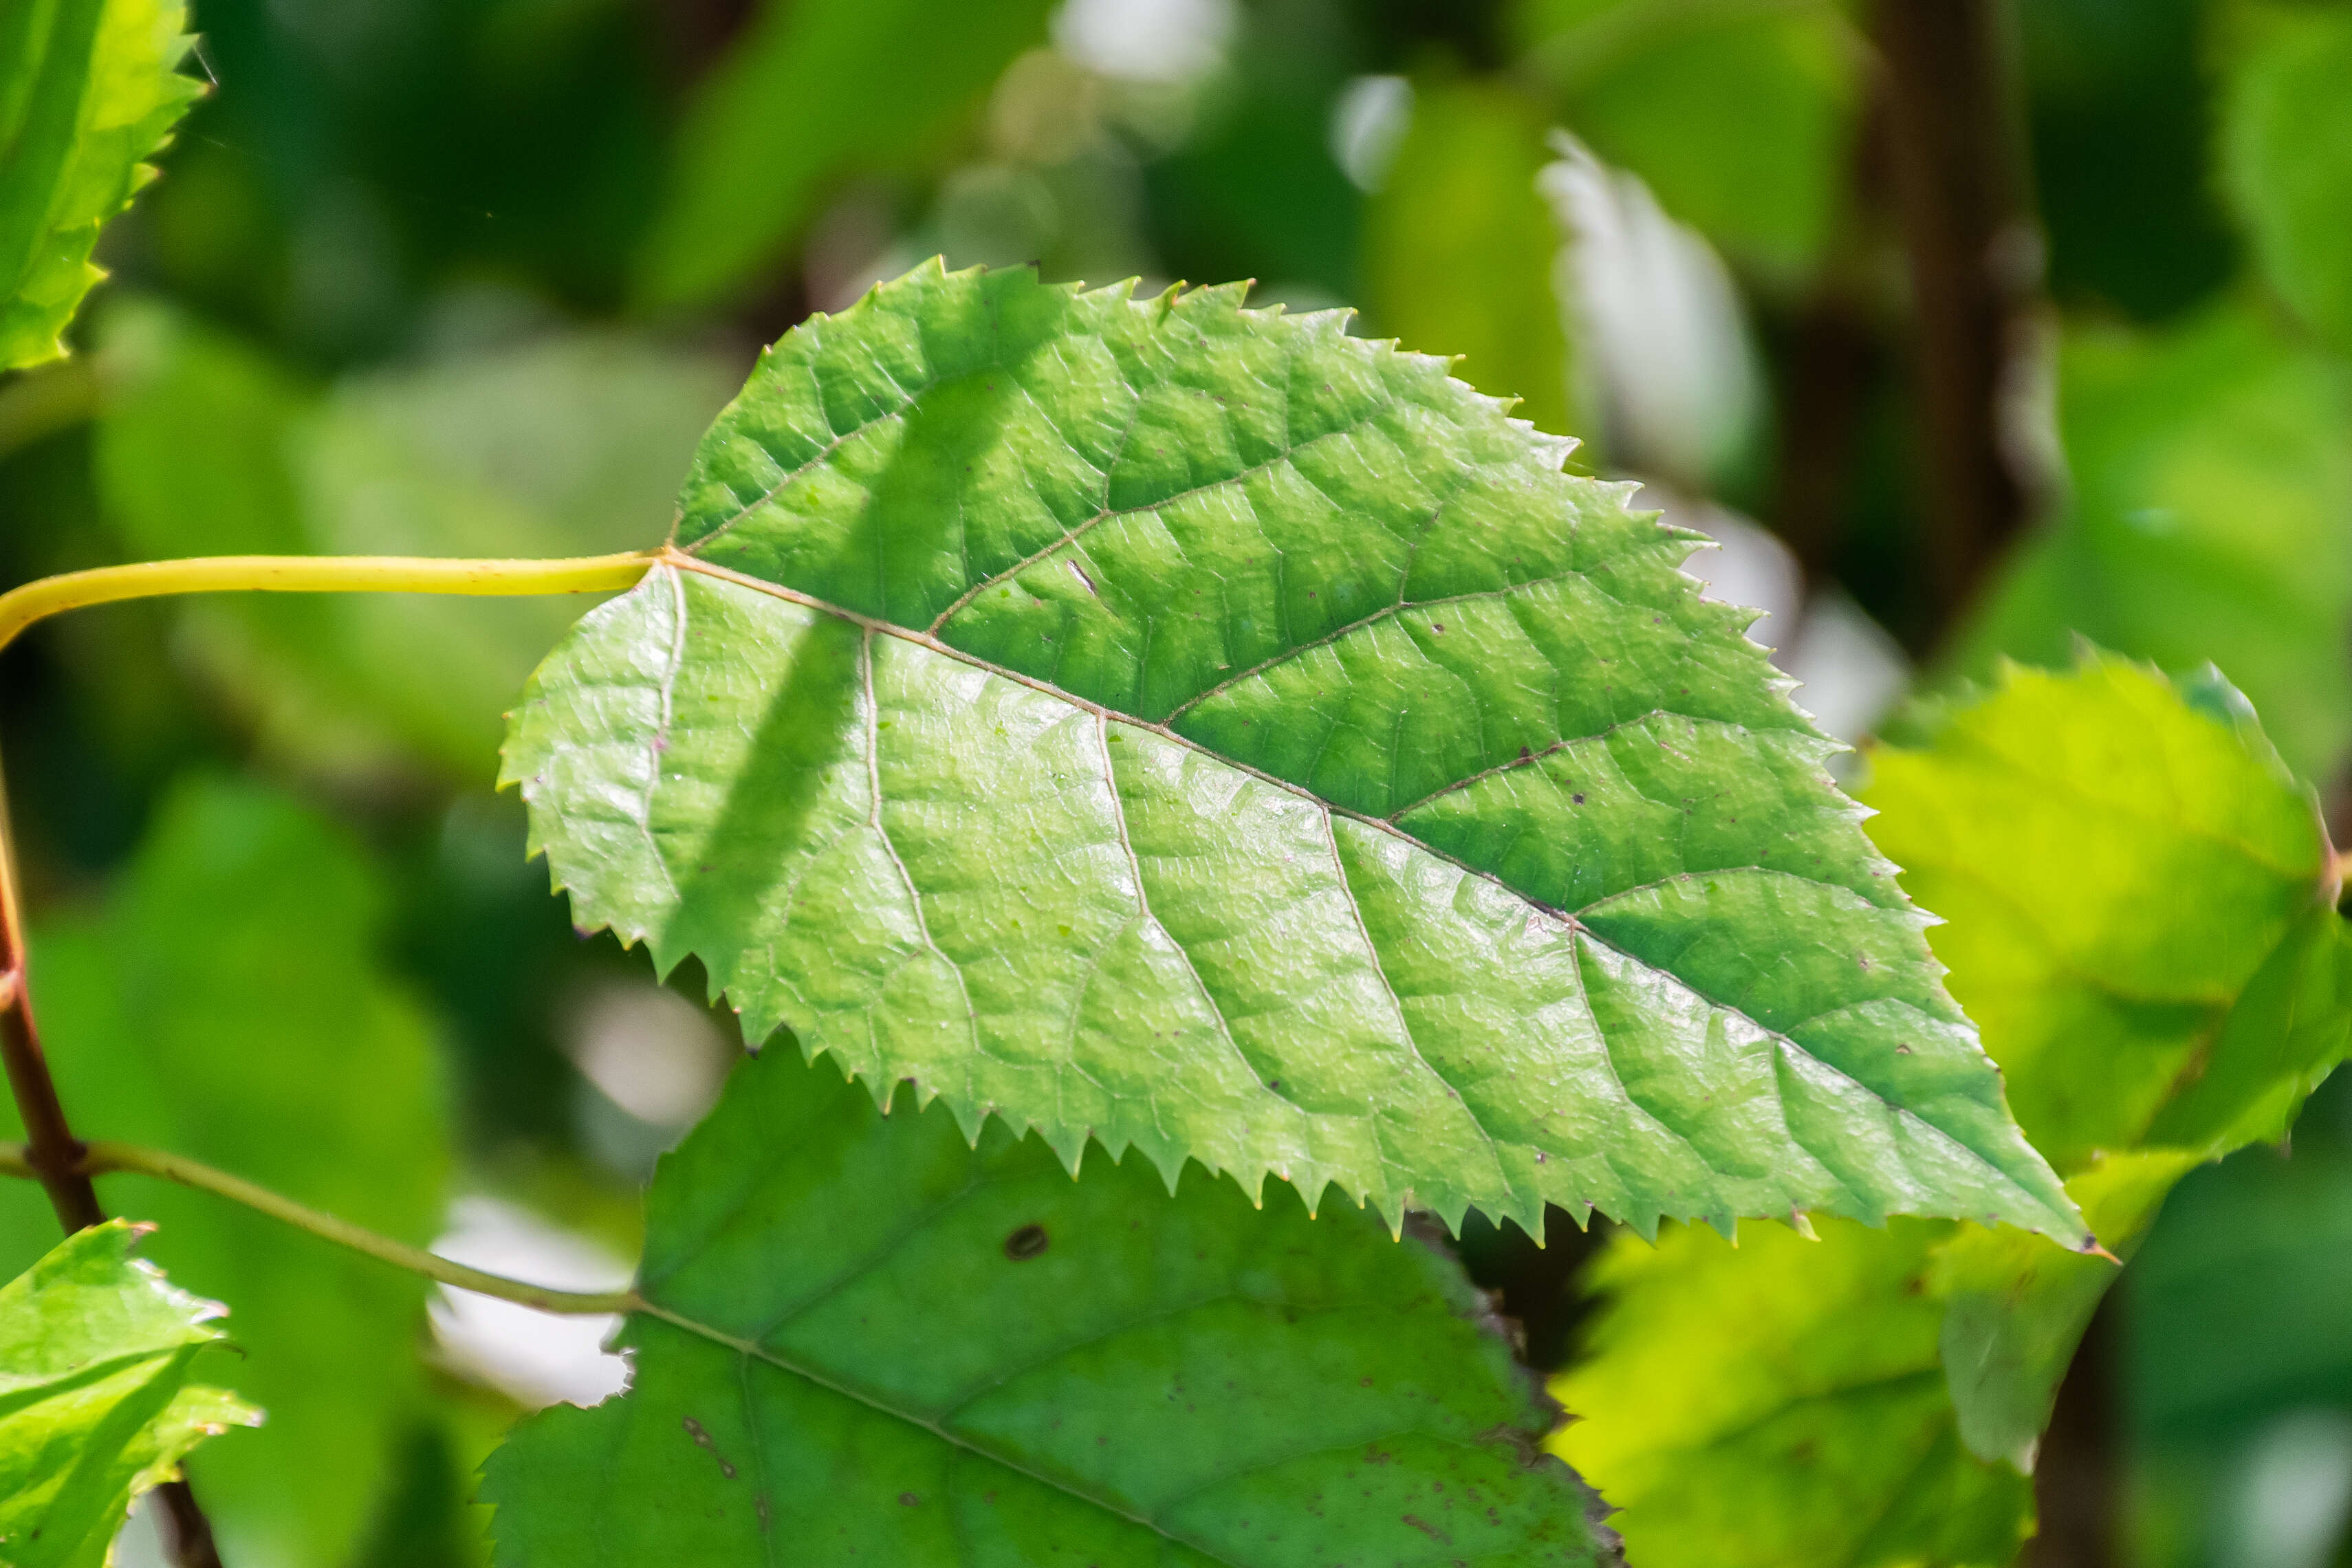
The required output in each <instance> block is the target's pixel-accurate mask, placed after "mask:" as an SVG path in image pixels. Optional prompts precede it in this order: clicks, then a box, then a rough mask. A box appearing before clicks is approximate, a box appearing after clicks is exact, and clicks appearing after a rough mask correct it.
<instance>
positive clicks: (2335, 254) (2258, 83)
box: [2221, 6, 2352, 351]
mask: <svg viewBox="0 0 2352 1568" xmlns="http://www.w3.org/2000/svg"><path fill="white" fill-rule="evenodd" d="M2347 79H2352V16H2346V15H2345V14H2344V13H2343V12H2342V11H2340V10H2336V9H2332V8H2329V7H2325V6H2316V7H2298V8H2296V9H2294V10H2293V11H2285V12H2282V13H2281V14H2278V15H2275V16H2273V17H2271V18H2270V26H2269V27H2268V28H2267V30H2266V32H2265V36H2263V37H2262V38H2261V39H2260V40H2259V41H2257V42H2256V43H2255V44H2254V45H2253V47H2252V48H2250V49H2249V50H2248V51H2247V52H2246V54H2245V56H2244V57H2243V58H2241V59H2240V60H2238V61H2237V62H2236V63H2235V65H2234V66H2233V67H2232V68H2231V72H2230V75H2229V79H2228V85H2227V88H2226V90H2225V92H2224V95H2223V100H2222V109H2221V183H2222V186H2223V188H2224V189H2225V190H2226V191H2227V192H2228V194H2229V196H2230V199H2231V205H2234V206H2235V207H2236V208H2237V212H2238V216H2239V218H2240V221H2241V222H2242V223H2243V224H2244V226H2245V227H2246V229H2247V231H2248V233H2249V235H2250V236H2251V237H2252V240H2253V250H2254V257H2255V259H2256V260H2258V261H2259V262H2260V263H2261V264H2262V268H2263V273H2264V275H2265V276H2266V277H2267V278H2268V279H2269V280H2270V284H2271V287H2272V288H2273V289H2276V290H2278V293H2279V296H2280V297H2281V298H2282V299H2284V300H2285V301H2286V302H2287V303H2288V304H2289V305H2290V306H2292V307H2293V308H2294V310H2296V312H2297V313H2299V314H2300V315H2301V316H2302V317H2303V319H2304V320H2305V321H2307V322H2308V323H2310V325H2311V326H2312V328H2313V329H2314V330H2315V331H2317V332H2318V333H2319V334H2320V335H2321V336H2322V337H2325V338H2326V339H2327V340H2329V341H2330V342H2332V343H2334V344H2335V345H2336V347H2337V348H2338V349H2342V350H2347V351H2352V245H2347V243H2346V241H2345V230H2344V222H2345V214H2346V213H2347V211H2352V96H2347V94H2346V92H2345V90H2344V83H2345V82H2346V81H2347Z"/></svg>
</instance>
